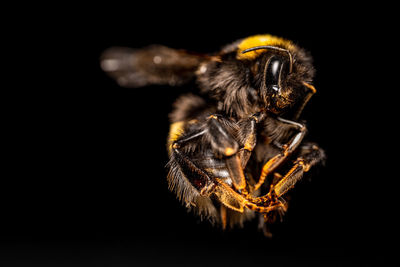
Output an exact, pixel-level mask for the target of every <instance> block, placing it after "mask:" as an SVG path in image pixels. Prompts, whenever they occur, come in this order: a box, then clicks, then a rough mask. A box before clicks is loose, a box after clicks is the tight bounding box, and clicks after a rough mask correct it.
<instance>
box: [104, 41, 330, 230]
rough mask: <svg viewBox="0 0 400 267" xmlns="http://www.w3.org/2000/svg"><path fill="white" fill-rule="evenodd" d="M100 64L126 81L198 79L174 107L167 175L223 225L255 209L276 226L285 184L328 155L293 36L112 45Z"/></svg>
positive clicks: (310, 72) (191, 204)
mask: <svg viewBox="0 0 400 267" xmlns="http://www.w3.org/2000/svg"><path fill="white" fill-rule="evenodd" d="M101 67H102V69H103V70H104V71H105V72H106V73H108V74H109V75H110V76H111V77H112V78H114V79H115V80H116V81H117V83H118V84H119V85H121V86H123V87H132V88H138V87H143V86H148V85H167V86H181V85H184V84H190V82H191V81H194V82H192V83H191V84H192V85H193V86H194V87H195V88H193V91H192V92H190V93H187V94H185V95H182V96H180V97H179V98H178V99H177V100H176V102H175V103H174V104H173V110H172V112H171V113H170V115H169V118H170V123H171V124H170V131H169V136H168V140H167V150H168V155H169V162H168V164H167V168H168V175H167V180H168V184H169V189H170V190H172V191H173V192H175V194H176V195H177V198H178V199H179V200H180V201H181V202H182V203H183V204H184V205H185V206H186V207H187V208H188V209H189V210H194V211H195V212H196V213H197V214H198V215H199V216H201V217H202V218H208V219H210V221H212V222H215V223H219V224H220V225H222V227H223V228H224V229H225V228H226V227H227V226H229V227H233V226H235V225H239V226H243V223H244V222H245V221H247V220H250V219H253V218H254V217H256V215H258V217H259V218H260V228H262V229H263V231H264V233H265V234H266V235H269V230H268V225H269V224H270V223H273V222H274V221H275V220H276V218H278V217H282V216H283V214H284V213H285V211H286V210H287V207H288V201H287V199H285V197H286V195H287V192H288V191H289V190H290V189H291V188H293V187H294V185H295V184H296V183H297V182H298V181H299V180H300V179H301V178H302V176H303V174H304V173H306V172H308V171H309V170H310V168H311V167H313V166H314V165H317V164H320V163H322V162H323V161H324V158H325V153H324V151H323V150H322V149H321V148H320V147H319V146H318V145H317V144H316V143H313V142H307V141H304V137H305V135H306V132H307V128H306V125H305V123H304V121H300V120H299V119H300V115H301V113H302V110H303V108H304V107H305V105H306V104H307V102H308V101H309V100H310V98H311V96H312V95H313V94H315V93H316V89H315V87H314V86H313V85H312V81H313V77H314V72H315V70H314V67H313V65H312V58H311V56H310V54H309V53H308V52H306V51H305V50H304V49H302V48H300V47H299V46H298V45H296V44H295V43H293V42H292V41H290V40H287V39H284V38H280V37H276V36H272V35H269V34H262V35H255V36H250V37H248V38H244V39H240V40H238V41H235V42H233V43H231V44H229V45H226V46H224V47H223V48H222V49H221V50H220V51H219V52H217V53H213V54H199V53H194V52H189V51H186V50H179V49H173V48H169V47H165V46H162V45H151V46H148V47H145V48H141V49H130V48H122V47H114V48H110V49H108V50H106V51H105V52H104V53H103V54H102V56H101Z"/></svg>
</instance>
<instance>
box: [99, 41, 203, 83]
mask: <svg viewBox="0 0 400 267" xmlns="http://www.w3.org/2000/svg"><path fill="white" fill-rule="evenodd" d="M207 58H208V57H207V56H205V55H200V54H194V53H189V52H186V51H184V50H177V49H172V48H168V47H165V46H162V45H151V46H148V47H145V48H142V49H131V48H124V47H113V48H110V49H108V50H106V51H104V53H103V54H102V55H101V67H102V69H103V70H104V71H105V72H106V73H108V75H109V76H111V77H112V78H114V79H115V80H116V81H117V82H118V84H119V85H120V86H123V87H142V86H146V85H152V84H158V85H163V84H168V85H171V86H175V85H181V84H184V83H187V82H189V81H190V80H192V79H193V78H194V77H195V72H196V70H197V69H198V67H199V65H200V63H201V62H203V61H204V60H207Z"/></svg>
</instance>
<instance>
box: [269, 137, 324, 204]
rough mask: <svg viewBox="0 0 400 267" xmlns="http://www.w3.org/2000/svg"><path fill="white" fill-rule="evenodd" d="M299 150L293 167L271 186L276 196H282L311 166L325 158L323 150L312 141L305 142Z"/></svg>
mask: <svg viewBox="0 0 400 267" xmlns="http://www.w3.org/2000/svg"><path fill="white" fill-rule="evenodd" d="M299 150H300V152H299V156H298V157H297V159H296V160H295V162H294V165H293V167H292V168H291V169H290V170H289V171H288V173H287V174H286V175H285V176H283V178H281V179H280V180H279V182H278V183H276V184H275V185H273V186H272V188H271V190H273V191H274V193H275V195H276V196H277V197H281V196H283V195H284V194H285V193H286V192H287V191H288V190H289V189H290V188H292V187H293V186H294V185H295V184H296V183H297V181H299V180H300V178H301V177H302V176H303V174H304V173H305V172H308V171H309V170H310V168H311V167H312V166H314V165H316V164H318V163H320V162H323V161H324V160H325V152H324V151H323V150H322V149H321V148H319V147H318V146H317V145H316V144H314V143H306V144H304V145H302V146H301V147H300V149H299Z"/></svg>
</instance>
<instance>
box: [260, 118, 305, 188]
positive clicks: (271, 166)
mask: <svg viewBox="0 0 400 267" xmlns="http://www.w3.org/2000/svg"><path fill="white" fill-rule="evenodd" d="M277 120H278V121H279V122H280V123H284V124H287V125H289V126H292V127H294V128H295V129H297V131H298V133H297V134H296V135H295V136H294V137H293V138H292V139H291V140H290V141H289V142H288V143H287V144H285V145H283V146H282V151H281V152H280V153H279V154H278V155H276V156H274V157H273V158H271V159H270V160H268V162H267V163H265V164H264V166H263V168H262V171H261V175H260V178H259V180H258V182H257V184H256V185H255V186H254V190H257V189H258V188H260V186H261V185H262V184H263V183H264V181H265V179H266V177H267V175H268V174H270V173H271V172H272V171H273V170H275V169H276V168H277V167H278V166H279V165H280V164H281V163H282V162H283V161H284V160H285V159H286V158H287V157H288V156H289V155H290V154H292V153H293V151H294V150H295V149H296V148H297V147H298V146H299V144H300V143H301V141H302V140H303V138H304V135H305V133H306V127H305V126H304V125H303V124H300V123H297V122H294V121H289V120H285V119H282V118H279V117H278V118H277Z"/></svg>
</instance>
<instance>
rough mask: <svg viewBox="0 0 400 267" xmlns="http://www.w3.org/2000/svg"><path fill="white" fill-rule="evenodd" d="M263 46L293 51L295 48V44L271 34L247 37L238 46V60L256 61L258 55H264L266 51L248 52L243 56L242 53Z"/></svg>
mask: <svg viewBox="0 0 400 267" xmlns="http://www.w3.org/2000/svg"><path fill="white" fill-rule="evenodd" d="M261 45H270V46H279V47H282V48H286V49H291V48H293V47H294V45H293V43H292V42H291V41H289V40H286V39H283V38H280V37H276V36H273V35H269V34H260V35H254V36H250V37H247V38H246V39H244V40H243V41H242V42H241V43H240V44H239V46H238V52H237V59H240V60H242V59H250V60H251V59H255V58H256V57H257V56H258V55H260V54H261V53H264V52H265V50H256V51H251V52H247V53H245V54H242V52H243V51H244V50H246V49H249V48H252V47H256V46H261Z"/></svg>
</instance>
